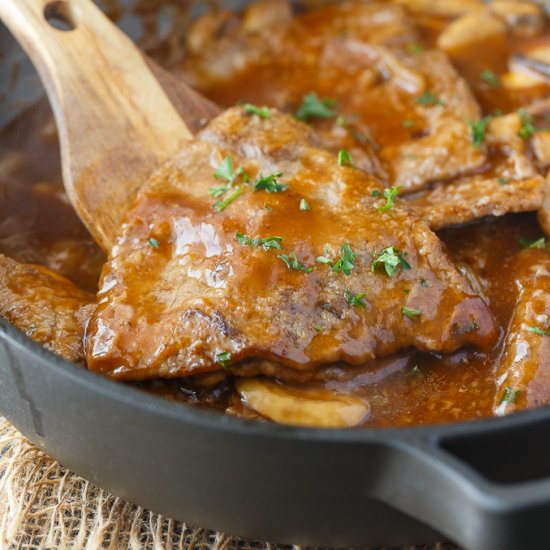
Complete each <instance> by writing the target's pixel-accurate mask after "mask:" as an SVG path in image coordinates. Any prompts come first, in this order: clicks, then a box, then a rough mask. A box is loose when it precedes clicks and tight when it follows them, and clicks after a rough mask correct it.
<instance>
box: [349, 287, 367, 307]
mask: <svg viewBox="0 0 550 550" xmlns="http://www.w3.org/2000/svg"><path fill="white" fill-rule="evenodd" d="M344 296H345V298H346V302H347V303H348V304H349V305H350V306H355V307H363V308H365V307H367V304H366V302H365V296H366V294H365V293H364V292H361V293H360V294H353V292H351V291H350V290H348V289H347V288H346V291H345V292H344Z"/></svg>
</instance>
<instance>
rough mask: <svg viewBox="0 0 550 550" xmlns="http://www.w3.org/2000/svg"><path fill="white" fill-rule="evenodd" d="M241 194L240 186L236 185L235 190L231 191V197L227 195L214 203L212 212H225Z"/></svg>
mask: <svg viewBox="0 0 550 550" xmlns="http://www.w3.org/2000/svg"><path fill="white" fill-rule="evenodd" d="M242 192H243V190H242V189H241V186H240V185H237V187H236V188H235V191H233V193H231V195H229V196H228V197H227V198H225V199H224V200H219V201H216V202H215V203H214V205H213V208H214V210H217V211H218V212H221V211H222V210H225V209H226V208H227V207H228V206H229V205H230V204H231V203H232V202H233V201H234V200H235V199H236V198H237V197H238V196H239V195H240V194H241V193H242Z"/></svg>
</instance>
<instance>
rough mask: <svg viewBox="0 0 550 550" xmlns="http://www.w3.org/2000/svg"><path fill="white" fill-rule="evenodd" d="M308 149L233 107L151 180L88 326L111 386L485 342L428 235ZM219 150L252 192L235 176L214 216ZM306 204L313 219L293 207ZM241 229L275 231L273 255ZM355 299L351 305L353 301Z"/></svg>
mask: <svg viewBox="0 0 550 550" xmlns="http://www.w3.org/2000/svg"><path fill="white" fill-rule="evenodd" d="M315 143H316V138H315V135H314V134H313V132H312V130H311V129H310V128H309V127H308V126H306V125H304V124H301V123H299V122H297V121H295V120H293V119H291V118H290V117H287V116H285V115H281V114H279V113H277V112H276V111H272V114H271V118H269V119H265V120H264V119H261V118H260V117H257V116H250V115H247V114H245V112H244V110H243V109H242V108H234V109H231V110H229V111H227V112H226V113H224V114H223V115H221V116H220V117H218V118H217V119H215V120H214V121H213V122H211V124H210V125H209V126H208V127H207V128H206V129H205V130H204V131H203V132H202V133H201V134H200V135H199V136H198V139H197V140H195V141H193V142H189V144H188V147H187V148H186V150H185V151H184V152H183V153H182V155H181V156H179V157H178V158H176V159H174V161H173V162H171V163H169V164H168V165H167V166H165V167H164V168H163V169H162V170H160V171H159V172H158V173H157V174H156V176H155V177H154V178H153V179H152V180H151V181H150V182H149V183H148V184H147V185H146V186H145V188H144V189H143V190H142V192H141V193H140V195H139V197H138V199H137V202H136V204H135V207H134V208H133V209H132V211H131V212H130V213H129V215H128V217H127V219H126V222H125V224H124V226H123V231H122V235H121V237H120V240H119V242H118V244H117V245H116V246H115V247H114V249H113V251H112V254H111V257H110V261H109V262H108V263H107V265H106V267H105V269H104V272H103V277H102V282H101V285H100V292H99V305H98V308H97V310H96V312H95V314H94V315H93V317H92V320H91V322H90V324H89V327H88V331H87V342H86V350H87V359H88V365H89V367H90V368H91V369H93V370H96V371H101V372H104V373H106V374H108V375H110V376H113V377H115V378H121V379H144V378H150V377H156V376H162V377H177V376H185V375H189V374H197V373H200V372H207V371H212V370H219V369H221V368H222V363H223V364H224V366H226V367H227V366H228V365H227V363H229V361H228V360H227V357H230V363H231V365H232V366H233V367H232V368H233V370H237V371H238V364H239V362H241V361H244V360H246V359H250V358H261V359H268V360H273V361H276V362H277V363H280V364H282V365H283V366H285V367H289V368H294V369H298V370H308V369H309V370H310V369H314V368H316V367H317V366H319V365H323V364H327V363H333V362H336V361H345V362H348V363H351V364H360V363H364V362H366V361H369V360H371V359H373V358H375V357H378V356H384V355H388V354H391V353H393V352H395V351H398V350H400V349H403V348H408V347H411V346H414V347H417V348H419V349H422V350H431V351H451V350H454V349H457V348H458V347H460V346H463V345H465V344H473V345H478V346H482V347H487V346H491V345H492V344H494V342H495V339H496V336H497V333H496V328H495V324H494V321H493V318H492V316H491V314H490V312H489V310H488V308H487V305H486V304H485V302H484V301H483V300H482V299H481V298H480V297H479V296H478V295H477V294H476V293H475V292H474V291H473V290H472V289H471V288H470V287H469V285H468V283H467V282H466V281H465V279H464V278H463V277H462V276H461V275H460V274H459V273H458V271H457V270H456V268H455V267H454V266H453V264H452V263H451V262H450V261H449V259H448V258H447V256H446V253H445V252H444V250H443V248H442V245H441V243H440V241H439V240H438V239H437V237H436V236H435V235H434V234H433V233H432V232H431V231H430V230H429V228H428V226H427V225H426V224H425V223H424V222H423V221H422V220H420V219H419V218H417V217H416V216H414V215H413V214H411V213H410V212H409V211H408V210H407V209H403V208H401V207H399V206H398V205H396V206H394V207H393V208H391V209H388V210H387V211H381V210H380V208H381V207H383V206H384V204H385V203H386V199H385V198H382V197H381V196H380V192H381V187H380V184H379V183H378V182H377V181H375V180H373V179H371V178H370V177H368V176H367V175H366V174H365V173H364V172H362V171H360V170H358V169H355V168H353V167H349V166H339V164H338V162H337V159H336V157H334V156H333V155H331V154H329V153H328V152H326V151H325V150H322V149H319V148H317V147H316V145H315ZM227 156H230V157H231V158H232V160H233V162H234V169H235V170H237V169H238V168H242V169H244V170H245V171H246V173H247V174H248V176H249V178H250V183H245V182H244V181H243V179H242V178H243V176H242V175H241V176H240V179H239V180H238V183H237V182H235V183H234V184H233V187H232V188H231V190H229V191H227V193H226V195H225V197H227V196H229V195H230V194H232V193H233V192H234V190H235V189H236V188H237V185H238V186H240V188H241V194H240V196H237V197H236V198H235V199H234V201H233V202H231V203H230V204H228V205H227V207H226V208H225V209H224V210H223V211H221V212H217V211H216V209H214V208H213V203H214V202H215V200H216V199H213V198H212V197H211V196H210V194H209V190H210V188H211V187H212V186H217V185H220V180H219V179H218V180H216V179H215V178H214V177H213V173H214V171H215V170H216V168H217V167H218V166H219V165H220V163H221V162H222V159H224V158H226V157H227ZM278 173H282V175H280V176H279V177H278V179H279V180H280V182H283V183H284V184H285V185H286V186H287V188H286V189H284V190H282V191H280V192H271V193H270V192H267V191H265V190H254V189H253V182H254V181H255V179H256V178H257V177H259V175H260V174H263V175H264V176H267V175H270V174H278ZM373 191H375V193H374V195H375V196H373ZM302 199H305V200H306V201H307V203H308V205H309V210H305V211H304V210H300V208H299V205H300V202H301V200H302ZM237 232H240V233H242V234H245V235H248V236H249V237H250V238H256V237H262V238H266V237H269V236H279V237H281V238H282V241H281V242H280V245H281V246H282V247H283V250H276V249H273V248H270V249H267V250H265V249H264V248H263V247H262V246H253V245H246V244H242V243H240V242H238V241H237V240H236V234H237ZM344 244H348V245H349V246H350V247H351V250H352V252H353V254H354V255H356V256H355V258H354V260H353V262H352V263H353V264H354V265H353V267H352V268H351V269H350V270H349V275H346V274H345V273H343V272H342V271H335V270H333V269H332V267H331V264H332V265H333V264H335V263H336V262H337V261H338V260H339V258H340V256H339V254H340V251H341V247H342V245H344ZM388 247H394V248H393V251H394V252H395V253H396V254H397V255H398V256H400V257H401V258H402V261H401V260H400V261H399V265H398V266H397V268H396V272H395V274H393V276H391V277H390V276H388V274H387V273H386V272H385V270H384V266H383V265H381V266H379V267H378V268H376V269H375V266H373V261H374V260H375V259H376V258H377V257H378V255H379V254H380V253H381V252H382V251H383V250H385V249H387V248H388ZM279 254H286V255H287V256H288V260H287V262H285V261H283V259H281V258H280V257H278V255H279ZM294 254H295V255H296V256H294ZM319 256H324V257H326V258H328V259H329V261H330V262H331V264H326V263H319V262H316V258H318V257H319ZM288 261H290V262H291V265H294V267H295V268H297V269H291V268H289V267H288V266H287V263H288ZM305 269H308V270H309V269H312V271H311V272H306V271H304V270H305ZM363 293H364V297H363V298H357V300H359V305H355V306H354V305H352V303H349V302H350V295H354V296H357V295H361V294H363ZM403 308H405V309H404V310H403ZM407 308H408V309H407ZM416 310H418V311H420V313H419V314H415V313H414V312H415V311H416ZM411 311H412V312H413V314H412V315H410V312H411ZM404 312H405V313H404ZM406 312H409V316H407V313H406ZM220 354H222V355H220ZM226 354H227V355H226ZM220 357H225V359H220Z"/></svg>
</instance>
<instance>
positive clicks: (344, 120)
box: [336, 115, 348, 128]
mask: <svg viewBox="0 0 550 550" xmlns="http://www.w3.org/2000/svg"><path fill="white" fill-rule="evenodd" d="M347 125H348V117H347V116H346V115H338V118H337V119H336V126H340V128H347Z"/></svg>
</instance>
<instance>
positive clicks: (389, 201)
mask: <svg viewBox="0 0 550 550" xmlns="http://www.w3.org/2000/svg"><path fill="white" fill-rule="evenodd" d="M400 189H401V187H390V188H388V189H384V198H385V199H386V204H385V205H384V206H381V207H380V208H378V212H387V211H388V210H391V209H392V208H393V207H394V203H395V197H397V194H398V193H399V190H400Z"/></svg>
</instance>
